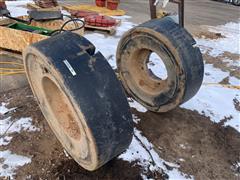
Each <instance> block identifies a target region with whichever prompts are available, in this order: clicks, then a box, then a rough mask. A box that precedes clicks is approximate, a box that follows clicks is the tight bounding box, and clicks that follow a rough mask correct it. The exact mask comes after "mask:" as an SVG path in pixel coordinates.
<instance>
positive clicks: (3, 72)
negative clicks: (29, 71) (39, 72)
mask: <svg viewBox="0 0 240 180" xmlns="http://www.w3.org/2000/svg"><path fill="white" fill-rule="evenodd" d="M0 64H4V65H15V66H16V65H17V66H20V67H19V68H17V67H13V68H10V67H6V68H5V67H0V76H8V75H17V74H24V73H25V70H24V68H23V66H24V65H23V64H21V63H16V62H0Z"/></svg>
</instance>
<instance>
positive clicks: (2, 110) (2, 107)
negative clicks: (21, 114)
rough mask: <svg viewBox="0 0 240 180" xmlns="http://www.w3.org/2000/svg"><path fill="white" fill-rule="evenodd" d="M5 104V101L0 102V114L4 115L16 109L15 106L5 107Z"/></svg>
mask: <svg viewBox="0 0 240 180" xmlns="http://www.w3.org/2000/svg"><path fill="white" fill-rule="evenodd" d="M7 105H8V104H7V103H4V102H2V103H1V105H0V115H4V114H6V113H8V112H10V111H13V110H15V109H16V108H10V109H9V108H7V107H6V106H7Z"/></svg>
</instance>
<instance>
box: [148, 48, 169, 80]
mask: <svg viewBox="0 0 240 180" xmlns="http://www.w3.org/2000/svg"><path fill="white" fill-rule="evenodd" d="M147 65H148V69H149V70H151V71H152V73H153V75H155V76H156V77H157V78H160V79H162V80H165V79H167V77H168V72H167V69H166V67H165V64H164V62H163V60H162V59H161V58H160V57H159V56H158V55H157V54H156V53H152V54H151V55H150V57H149V63H148V64H147Z"/></svg>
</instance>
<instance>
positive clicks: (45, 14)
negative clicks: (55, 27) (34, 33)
mask: <svg viewBox="0 0 240 180" xmlns="http://www.w3.org/2000/svg"><path fill="white" fill-rule="evenodd" d="M28 15H29V17H30V19H33V20H35V21H49V20H59V19H60V20H63V14H62V12H61V11H38V10H31V11H28Z"/></svg>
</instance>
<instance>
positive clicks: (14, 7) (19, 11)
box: [6, 0, 33, 17]
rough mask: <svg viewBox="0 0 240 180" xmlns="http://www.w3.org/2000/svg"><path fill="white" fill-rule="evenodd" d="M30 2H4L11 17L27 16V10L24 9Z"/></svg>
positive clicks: (25, 0)
mask: <svg viewBox="0 0 240 180" xmlns="http://www.w3.org/2000/svg"><path fill="white" fill-rule="evenodd" d="M30 2H33V1H31V0H20V1H6V5H7V8H8V10H9V11H10V13H11V15H12V16H13V17H17V16H23V15H27V11H28V9H27V8H26V7H25V6H26V4H27V3H30Z"/></svg>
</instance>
